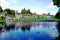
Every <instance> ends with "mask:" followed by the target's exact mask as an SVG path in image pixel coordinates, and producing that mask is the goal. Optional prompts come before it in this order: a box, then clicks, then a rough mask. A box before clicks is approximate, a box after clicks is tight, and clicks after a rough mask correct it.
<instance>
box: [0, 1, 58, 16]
mask: <svg viewBox="0 0 60 40" xmlns="http://www.w3.org/2000/svg"><path fill="white" fill-rule="evenodd" d="M0 5H1V6H2V7H3V9H5V8H10V9H14V10H18V11H19V12H20V11H21V10H22V9H23V8H26V9H30V10H31V12H36V13H37V14H42V13H46V14H47V13H49V12H50V13H51V14H52V15H55V14H56V12H57V11H58V8H57V7H56V6H54V5H53V2H52V0H0Z"/></svg>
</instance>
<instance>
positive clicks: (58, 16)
mask: <svg viewBox="0 0 60 40" xmlns="http://www.w3.org/2000/svg"><path fill="white" fill-rule="evenodd" d="M55 17H56V18H58V19H60V9H59V10H58V12H57V13H56V15H55Z"/></svg>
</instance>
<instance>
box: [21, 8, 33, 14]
mask: <svg viewBox="0 0 60 40" xmlns="http://www.w3.org/2000/svg"><path fill="white" fill-rule="evenodd" d="M21 13H22V14H32V13H31V11H30V9H28V10H26V9H25V8H24V9H22V10H21Z"/></svg>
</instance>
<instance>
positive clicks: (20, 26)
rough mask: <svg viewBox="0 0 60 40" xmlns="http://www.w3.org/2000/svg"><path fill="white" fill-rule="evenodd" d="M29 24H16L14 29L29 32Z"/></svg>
mask: <svg viewBox="0 0 60 40" xmlns="http://www.w3.org/2000/svg"><path fill="white" fill-rule="evenodd" d="M30 27H31V22H17V23H16V25H15V28H16V29H19V28H21V29H22V30H26V29H27V30H30Z"/></svg>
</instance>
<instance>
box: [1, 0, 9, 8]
mask: <svg viewBox="0 0 60 40" xmlns="http://www.w3.org/2000/svg"><path fill="white" fill-rule="evenodd" d="M9 5H10V3H9V2H8V1H6V0H0V6H2V7H3V8H6V7H8V6H9Z"/></svg>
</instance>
